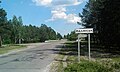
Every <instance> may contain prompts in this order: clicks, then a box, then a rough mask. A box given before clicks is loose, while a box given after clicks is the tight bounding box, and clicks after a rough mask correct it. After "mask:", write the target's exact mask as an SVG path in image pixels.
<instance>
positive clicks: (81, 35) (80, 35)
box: [78, 34, 87, 37]
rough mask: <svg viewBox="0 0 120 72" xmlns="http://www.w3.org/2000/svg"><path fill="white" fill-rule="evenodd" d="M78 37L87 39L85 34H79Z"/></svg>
mask: <svg viewBox="0 0 120 72" xmlns="http://www.w3.org/2000/svg"><path fill="white" fill-rule="evenodd" d="M78 36H79V37H87V34H79V35H78Z"/></svg>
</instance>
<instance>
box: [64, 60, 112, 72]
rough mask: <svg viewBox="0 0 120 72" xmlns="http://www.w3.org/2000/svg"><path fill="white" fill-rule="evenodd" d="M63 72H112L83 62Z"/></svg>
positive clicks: (100, 66) (98, 65)
mask: <svg viewBox="0 0 120 72" xmlns="http://www.w3.org/2000/svg"><path fill="white" fill-rule="evenodd" d="M64 72H112V69H110V68H107V67H104V66H103V65H100V64H98V63H96V62H90V61H83V62H81V63H74V64H71V65H69V66H68V67H67V68H65V69H64Z"/></svg>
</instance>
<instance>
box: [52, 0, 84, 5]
mask: <svg viewBox="0 0 120 72" xmlns="http://www.w3.org/2000/svg"><path fill="white" fill-rule="evenodd" d="M82 2H83V1H82V0H80V1H78V0H54V1H53V2H52V5H53V6H56V5H57V6H72V5H79V4H81V3H82Z"/></svg>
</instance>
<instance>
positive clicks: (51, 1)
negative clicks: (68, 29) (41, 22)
mask: <svg viewBox="0 0 120 72" xmlns="http://www.w3.org/2000/svg"><path fill="white" fill-rule="evenodd" d="M32 1H33V2H34V3H35V4H36V5H37V6H47V7H50V8H51V14H52V17H51V18H50V19H48V20H46V22H48V21H55V20H59V19H61V20H66V21H67V22H68V23H77V22H81V18H80V17H78V16H77V15H76V14H67V13H66V12H67V10H66V7H67V6H74V5H79V4H81V3H83V2H84V1H86V0H32Z"/></svg>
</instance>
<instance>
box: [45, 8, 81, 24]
mask: <svg viewBox="0 0 120 72" xmlns="http://www.w3.org/2000/svg"><path fill="white" fill-rule="evenodd" d="M66 11H67V10H66V8H65V7H57V8H54V9H53V11H51V13H52V17H51V19H48V20H47V21H54V20H58V19H61V20H66V21H67V22H68V23H77V22H81V18H80V17H78V16H77V15H76V14H66Z"/></svg>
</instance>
